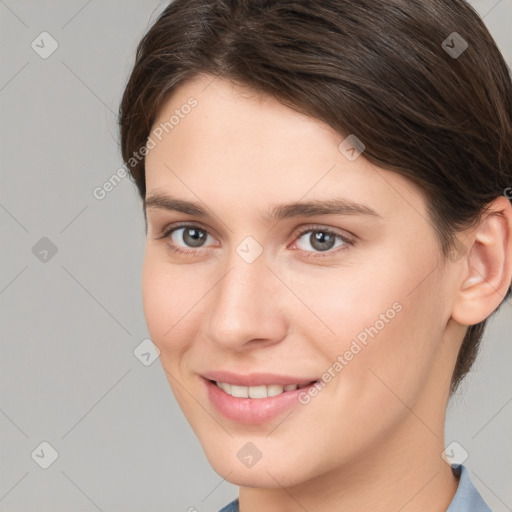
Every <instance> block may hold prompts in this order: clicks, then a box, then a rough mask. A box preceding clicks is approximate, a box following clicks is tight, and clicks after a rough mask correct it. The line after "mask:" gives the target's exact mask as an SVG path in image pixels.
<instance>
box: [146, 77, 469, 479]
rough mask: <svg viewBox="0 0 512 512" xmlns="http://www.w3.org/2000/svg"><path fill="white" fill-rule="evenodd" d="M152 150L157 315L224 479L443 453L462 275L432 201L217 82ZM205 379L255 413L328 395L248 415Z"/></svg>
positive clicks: (166, 116)
mask: <svg viewBox="0 0 512 512" xmlns="http://www.w3.org/2000/svg"><path fill="white" fill-rule="evenodd" d="M164 123H167V124H164ZM356 136H359V137H360V138H361V139H364V133H361V134H356ZM151 139H152V141H149V142H148V147H149V148H151V149H150V151H149V153H148V155H147V157H146V184H147V195H146V200H147V203H148V204H147V221H148V233H147V245H146V253H145V260H144V267H143V283H142V285H143V301H144V313H145V317H146V321H147V325H148V329H149V333H150V335H151V339H152V340H153V342H154V343H155V344H156V345H157V347H158V348H159V349H160V360H161V363H162V365H163V367H164V369H165V372H166V376H167V378H168V380H169V384H170V386H171V388H172V391H173V393H174V395H175V397H176V399H177V401H178V403H179V405H180V407H181V408H182V410H183V412H184V414H185V416H186V418H187V420H188V421H189V423H190V425H191V426H192V428H193V430H194V431H195V433H196V435H197V436H198V438H199V440H200V442H201V444H202V446H203V449H204V450H205V453H206V456H207V457H208V459H209V461H210V463H211V464H212V466H213V468H214V469H215V470H216V471H217V472H218V473H219V474H220V475H223V476H226V475H229V476H228V477H227V479H228V480H229V481H231V482H233V483H235V484H237V485H247V486H257V487H259V486H265V487H277V486H279V485H282V486H291V485H295V484H298V483H301V482H304V481H306V480H309V479H312V478H314V477H315V476H318V475H320V474H321V473H325V472H326V471H329V470H335V469H337V468H338V469H342V468H349V467H351V466H354V464H356V463H358V462H361V461H369V460H370V459H369V456H370V454H372V455H373V456H375V454H376V453H377V451H376V450H378V449H384V448H383V447H387V449H389V448H390V447H391V446H392V445H393V443H395V444H396V443H398V441H397V439H399V438H400V436H401V439H402V440H403V439H404V436H407V443H409V444H410V445H414V443H418V446H419V445H420V444H421V443H422V442H424V441H425V439H428V440H430V439H431V438H432V436H433V435H434V437H435V435H439V434H440V433H441V429H442V421H443V418H444V407H445V403H444V402H445V400H446V394H447V391H448V387H449V382H450V376H451V371H452V369H453V364H454V361H455V356H456V353H457V349H458V345H457V343H456V342H454V341H452V340H451V339H448V338H453V337H454V336H453V333H454V332H456V333H457V334H459V331H453V332H451V334H450V336H448V334H447V332H448V331H447V330H448V329H449V328H450V327H449V326H450V323H451V321H450V315H451V311H450V298H451V297H452V296H453V292H452V288H453V287H454V283H455V272H454V271H453V270H452V269H453V266H451V264H449V265H447V266H446V268H444V267H443V264H442V259H441V253H440V250H439V248H438V245H437V243H436V240H435V235H434V230H433V227H432V225H431V223H430V222H429V221H428V217H427V213H426V206H425V202H424V199H423V197H422V195H421V193H420V191H419V189H418V188H417V187H416V186H415V185H414V184H413V183H411V182H410V181H408V180H406V179H405V178H403V177H401V176H399V175H398V174H396V173H393V172H390V171H385V170H383V169H380V168H377V167H375V166H373V165H371V164H370V163H369V162H368V161H367V160H366V159H365V158H364V152H363V153H362V154H361V155H360V156H359V157H357V151H352V150H350V147H351V146H350V141H348V142H346V143H345V144H346V145H343V146H342V149H340V148H339V145H340V143H342V142H343V140H344V137H343V136H340V135H339V134H338V133H337V132H336V131H334V130H333V129H331V128H330V127H328V126H327V125H325V124H323V123H322V122H320V121H318V120H315V119H312V118H309V117H306V116H304V115H302V114H299V113H297V112H296V111H294V110H291V109H289V108H287V107H285V106H283V105H281V104H280V103H279V102H277V101H276V100H274V99H271V98H268V97H259V96H257V95H256V94H252V93H250V92H248V91H246V90H242V89H239V88H235V87H234V86H233V85H232V84H231V83H230V82H226V81H223V80H221V79H215V80H214V81H213V82H212V77H208V76H203V77H198V78H197V79H196V80H194V81H192V82H189V83H187V84H185V85H184V86H182V87H181V88H179V89H177V90H176V92H175V93H174V94H173V96H172V97H171V98H170V100H168V101H167V103H166V104H165V105H164V107H163V108H162V109H161V111H160V113H159V117H158V119H157V121H156V123H155V125H154V127H153V132H152V134H151ZM352 147H353V145H352ZM355 149H356V150H357V149H358V148H357V146H356V148H355ZM157 196H169V197H171V196H172V198H173V199H175V200H179V201H182V203H180V204H181V205H182V206H183V205H184V203H185V202H191V203H195V204H196V205H197V208H200V209H202V210H204V211H205V215H199V213H198V212H197V211H196V212H194V211H193V210H191V209H189V210H187V212H185V211H182V212H180V211H177V210H174V209H172V208H171V204H170V201H169V200H167V201H166V200H165V199H162V197H160V198H159V199H157ZM151 198H153V199H151ZM334 201H340V203H339V204H338V205H334V203H333V202H334ZM343 201H344V202H345V204H344V205H343V204H341V202H343ZM330 202H331V203H332V205H333V206H335V208H334V209H333V210H332V211H331V213H328V214H325V213H322V212H321V211H320V209H321V208H322V207H325V206H328V205H329V204H330ZM292 203H301V204H302V203H308V204H309V203H317V204H318V207H319V208H318V209H317V210H315V208H313V207H312V206H311V205H310V206H309V207H307V208H301V207H298V206H297V207H289V206H287V205H290V204H292ZM175 204H176V203H175ZM354 205H356V206H354ZM166 206H167V207H166ZM271 214H275V217H274V219H270V215H271ZM183 223H185V224H186V225H187V226H188V227H186V228H184V227H183V225H182V224H183ZM178 224H179V225H178ZM171 227H175V228H176V229H175V231H174V232H173V233H170V234H168V236H167V237H163V236H164V234H165V233H166V232H168V230H169V229H170V228H171ZM172 247H174V248H175V249H177V250H182V251H185V252H183V253H179V252H175V251H174V250H172ZM447 325H448V327H447ZM454 329H455V328H454ZM443 339H444V343H443ZM447 339H448V341H447ZM221 371H222V372H228V373H229V374H228V375H221V376H219V375H216V374H213V372H221ZM233 374H235V375H233ZM256 374H274V375H273V376H265V375H263V376H260V377H261V379H260V380H258V379H257V377H258V376H257V375H256ZM206 375H208V376H209V377H210V378H212V379H213V380H220V381H221V382H223V381H225V382H227V383H228V384H242V383H245V384H257V385H258V387H256V388H255V389H251V394H253V396H256V395H254V393H262V392H266V391H268V389H267V388H262V387H261V385H262V384H268V385H272V386H271V388H270V392H271V393H272V392H279V391H280V388H279V387H276V386H275V385H279V384H281V385H284V384H287V383H288V384H290V383H294V382H295V383H304V384H305V383H307V382H311V381H314V380H319V381H320V382H319V383H317V384H316V385H313V386H310V387H304V388H302V389H299V390H295V391H286V392H285V393H283V394H281V395H276V396H274V397H269V398H237V397H231V396H229V395H228V394H227V393H226V392H225V391H224V390H221V389H220V388H219V387H218V386H216V385H215V384H211V383H209V380H208V379H207V378H205V376H206ZM237 376H238V377H239V378H240V379H241V380H237ZM244 379H245V380H244ZM248 379H252V380H248ZM231 390H232V392H234V393H235V394H238V393H240V394H242V395H243V393H244V392H245V391H246V389H245V387H242V388H237V387H232V388H231ZM315 390H316V391H315ZM258 396H260V395H258ZM412 409H414V414H411V410H412ZM398 433H401V434H400V435H398ZM429 442H430V441H429ZM378 447H381V448H378ZM382 453H383V452H382ZM373 460H375V459H373ZM277 482H279V483H277Z"/></svg>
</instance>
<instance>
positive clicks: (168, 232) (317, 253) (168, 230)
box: [157, 223, 355, 258]
mask: <svg viewBox="0 0 512 512" xmlns="http://www.w3.org/2000/svg"><path fill="white" fill-rule="evenodd" d="M182 228H197V229H200V230H202V231H205V232H206V233H208V230H206V229H204V228H202V227H201V226H199V225H197V224H190V223H180V224H173V225H172V226H168V227H167V228H165V229H164V231H163V232H162V235H161V236H159V237H157V240H162V239H164V238H169V240H170V236H171V235H172V234H173V233H174V232H175V231H177V230H178V229H182ZM311 231H320V232H322V233H326V234H329V235H333V236H334V237H336V238H338V239H340V240H341V241H343V242H344V244H345V245H343V246H341V247H338V248H337V249H335V250H331V249H329V250H327V251H324V252H320V251H303V252H306V253H311V252H313V254H308V255H307V256H306V257H308V258H325V257H327V256H332V255H333V254H338V253H340V252H343V251H346V250H348V249H349V248H350V247H351V246H354V245H355V240H354V239H353V238H348V237H346V236H342V235H340V234H339V233H336V232H335V231H333V230H331V229H328V228H325V227H323V226H319V225H315V226H308V227H307V228H304V229H302V230H301V231H299V232H298V233H296V234H295V235H294V237H295V238H296V239H300V238H301V237H302V236H304V235H305V234H306V233H309V232H311ZM208 234H209V233H208ZM167 247H168V248H169V250H171V251H172V252H174V253H177V254H182V255H190V254H192V253H197V252H199V251H200V250H201V249H205V248H204V247H203V248H201V247H200V248H199V249H190V250H186V249H181V248H179V247H177V246H175V245H172V244H171V243H169V241H168V242H167ZM299 250H300V249H299Z"/></svg>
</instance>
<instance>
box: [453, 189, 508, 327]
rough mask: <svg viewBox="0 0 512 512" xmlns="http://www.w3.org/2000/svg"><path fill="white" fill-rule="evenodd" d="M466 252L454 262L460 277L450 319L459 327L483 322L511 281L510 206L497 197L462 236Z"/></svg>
mask: <svg viewBox="0 0 512 512" xmlns="http://www.w3.org/2000/svg"><path fill="white" fill-rule="evenodd" d="M466 236H468V238H466V243H469V245H467V248H468V251H467V252H466V254H465V255H464V257H463V258H462V259H461V260H459V261H458V262H457V264H458V265H460V266H461V274H460V278H459V279H458V280H457V286H458V288H457V290H456V293H455V296H454V303H453V310H452V318H453V319H454V320H456V321H457V322H459V323H460V324H463V325H474V324H477V323H479V322H482V321H483V320H485V319H486V318H487V317H488V316H490V315H491V314H492V313H493V312H494V311H495V310H496V309H497V308H498V306H499V305H500V304H501V302H502V301H503V299H504V298H505V295H506V294H507V291H508V288H509V287H510V284H511V281H512V204H511V202H510V201H509V200H508V199H507V198H506V197H504V196H501V197H499V198H497V199H495V200H494V201H492V203H490V205H489V210H488V211H487V212H486V213H485V214H484V215H483V216H482V219H481V221H480V223H479V224H478V226H477V227H476V228H472V229H471V230H470V231H469V232H468V233H466Z"/></svg>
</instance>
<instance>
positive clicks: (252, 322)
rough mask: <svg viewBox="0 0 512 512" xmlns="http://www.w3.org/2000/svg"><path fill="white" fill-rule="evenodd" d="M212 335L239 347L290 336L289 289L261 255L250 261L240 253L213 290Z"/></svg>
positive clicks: (226, 345)
mask: <svg viewBox="0 0 512 512" xmlns="http://www.w3.org/2000/svg"><path fill="white" fill-rule="evenodd" d="M212 292H213V293H212V296H211V298H210V301H211V302H210V311H211V313H210V318H209V321H208V322H207V325H208V327H207V329H208V335H209V338H210V339H211V340H213V342H214V343H216V344H217V345H219V346H221V347H223V348H228V349H231V350H235V351H243V350H247V348H248V347H258V348H261V347H262V346H267V345H272V344H275V343H279V342H280V341H282V340H283V339H284V338H285V337H286V333H287V329H288V320H287V318H286V314H285V304H286V302H288V303H290V297H289V292H288V295H287V293H286V292H287V290H286V287H285V286H284V285H283V283H282V282H281V281H280V280H279V279H278V277H277V276H276V275H275V273H274V272H273V271H271V270H270V269H269V267H267V261H266V260H265V258H264V257H262V256H260V257H259V258H258V259H257V260H256V261H253V262H252V263H247V262H246V261H244V260H243V259H242V258H240V257H239V256H238V255H237V254H236V253H235V254H234V255H233V257H232V258H230V261H229V265H228V266H227V270H226V272H225V273H224V277H222V278H221V280H220V281H219V282H218V284H217V285H216V286H215V287H214V290H212Z"/></svg>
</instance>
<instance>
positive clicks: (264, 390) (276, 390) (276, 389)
mask: <svg viewBox="0 0 512 512" xmlns="http://www.w3.org/2000/svg"><path fill="white" fill-rule="evenodd" d="M216 384H217V386H218V387H219V388H221V389H222V390H223V391H225V392H226V393H227V394H228V395H231V396H234V397H237V398H267V397H269V396H276V395H280V394H281V393H283V392H285V391H295V390H296V389H297V388H299V387H301V388H302V387H305V386H307V385H308V384H302V385H301V386H298V385H297V384H287V385H286V386H280V385H279V384H270V385H269V386H235V384H228V383H227V382H216Z"/></svg>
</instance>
